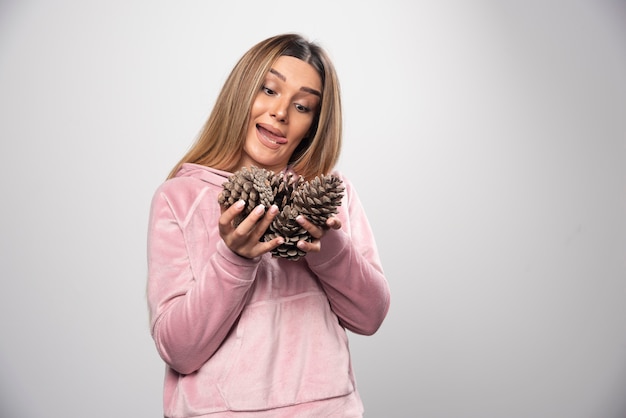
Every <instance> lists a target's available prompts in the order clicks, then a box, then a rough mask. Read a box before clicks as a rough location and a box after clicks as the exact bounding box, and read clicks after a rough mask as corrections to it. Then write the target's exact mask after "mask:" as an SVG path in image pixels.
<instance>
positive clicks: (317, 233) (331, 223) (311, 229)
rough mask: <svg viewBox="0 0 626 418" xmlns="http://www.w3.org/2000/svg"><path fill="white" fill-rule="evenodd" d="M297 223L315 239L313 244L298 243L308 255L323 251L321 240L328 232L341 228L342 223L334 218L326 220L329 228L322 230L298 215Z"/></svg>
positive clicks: (302, 241) (306, 242)
mask: <svg viewBox="0 0 626 418" xmlns="http://www.w3.org/2000/svg"><path fill="white" fill-rule="evenodd" d="M296 221H297V222H298V223H299V224H300V226H301V227H303V228H304V229H306V230H307V232H308V233H309V234H311V237H313V240H312V241H311V242H308V241H304V240H301V241H298V244H297V245H298V248H299V249H301V250H302V251H305V252H307V253H310V252H314V253H317V252H319V251H320V250H321V248H322V243H321V238H322V237H323V236H324V234H325V233H326V231H328V230H329V229H340V228H341V221H340V220H339V219H338V218H336V217H334V216H331V217H330V218H328V219H327V220H326V226H327V228H320V227H319V226H317V225H315V224H313V223H312V222H311V221H309V220H308V219H307V218H306V217H304V216H302V215H298V217H297V218H296Z"/></svg>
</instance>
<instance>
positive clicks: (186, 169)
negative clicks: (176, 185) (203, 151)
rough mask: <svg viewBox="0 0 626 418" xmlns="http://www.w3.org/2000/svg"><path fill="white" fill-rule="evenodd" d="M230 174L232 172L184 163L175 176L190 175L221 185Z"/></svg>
mask: <svg viewBox="0 0 626 418" xmlns="http://www.w3.org/2000/svg"><path fill="white" fill-rule="evenodd" d="M231 175H232V173H230V172H228V171H222V170H216V169H214V168H211V167H207V166H204V165H200V164H193V163H185V164H183V165H182V167H181V168H180V170H178V172H177V173H176V176H175V177H192V178H196V179H199V180H202V181H205V182H207V183H211V184H213V185H216V186H220V187H222V184H223V183H224V182H225V181H226V180H228V177H230V176H231Z"/></svg>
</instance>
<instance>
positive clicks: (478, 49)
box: [0, 0, 626, 418]
mask: <svg viewBox="0 0 626 418" xmlns="http://www.w3.org/2000/svg"><path fill="white" fill-rule="evenodd" d="M625 12H626V8H625V6H624V2H623V1H621V2H620V1H617V0H615V1H610V0H598V1H592V0H589V1H584V0H571V1H558V0H552V1H550V0H548V1H541V2H540V1H524V2H522V1H519V2H513V1H504V2H498V1H464V0H456V1H455V0H446V1H434V0H423V1H394V0H386V1H326V0H319V1H316V2H304V3H302V2H286V1H277V2H261V1H252V0H250V1H237V0H232V1H227V2H210V1H199V0H189V1H163V0H151V1H148V0H109V1H95V0H57V1H54V2H52V1H36V0H30V1H28V0H19V1H18V0H8V1H7V0H2V1H0V138H1V142H0V186H1V189H0V191H1V196H2V201H1V202H2V211H1V213H0V215H1V216H0V231H1V232H0V234H1V235H0V245H1V247H0V250H1V252H0V278H1V284H0V370H1V372H0V415H2V416H3V417H9V418H39V417H46V418H49V417H80V418H82V417H86V416H88V417H90V418H100V417H103V418H104V417H107V418H108V417H113V416H115V417H157V416H161V414H162V413H161V385H162V379H163V370H164V367H163V364H162V362H161V360H160V359H159V358H158V356H157V354H156V351H155V349H154V346H153V343H152V340H151V339H150V336H149V332H148V317H147V309H146V302H145V295H144V292H145V280H146V277H145V276H146V265H145V240H146V238H145V236H146V224H147V216H148V208H149V201H150V198H151V196H152V193H153V191H154V189H155V188H156V187H157V185H158V184H159V183H160V182H161V181H163V179H164V178H165V176H166V174H167V172H168V171H169V170H170V168H171V167H172V165H173V164H174V163H175V162H176V161H177V160H178V159H179V158H180V157H181V156H182V154H183V153H184V151H185V150H186V149H187V147H188V146H189V145H190V144H191V142H192V141H193V139H194V137H195V135H196V133H197V132H198V130H199V129H200V127H201V125H202V123H203V122H204V120H205V118H206V116H207V115H208V113H209V111H210V109H211V106H212V104H213V101H214V99H215V97H216V94H217V91H218V89H219V88H220V87H221V85H222V82H223V81H224V79H225V77H226V75H227V73H228V72H229V71H230V69H231V68H232V66H233V65H234V63H235V61H236V60H237V59H238V58H239V57H240V56H241V55H242V54H243V52H244V51H245V50H247V49H248V48H249V47H250V46H252V45H253V44H254V43H256V42H257V41H259V40H261V39H264V38H265V37H268V36H271V35H274V34H277V33H282V32H287V31H295V32H300V33H302V34H304V35H306V36H307V37H308V38H310V39H312V40H317V41H318V42H320V43H321V44H322V45H323V46H325V47H326V48H327V50H328V51H329V52H330V54H331V56H332V57H333V59H334V61H335V63H336V66H337V69H338V72H339V76H340V79H341V82H342V89H343V94H344V96H343V97H344V104H345V125H346V129H345V135H346V142H345V148H344V153H343V157H342V160H341V163H340V167H339V168H340V169H341V170H342V171H343V172H344V173H345V174H346V175H348V176H349V177H350V178H351V179H352V181H353V182H354V183H355V184H356V186H357V189H358V190H359V193H360V194H361V197H362V200H363V202H364V204H365V206H366V210H367V211H368V214H369V216H370V220H371V223H372V226H373V228H374V230H375V232H376V233H377V237H378V244H379V247H380V252H381V256H382V259H383V263H384V267H385V269H386V273H387V275H388V279H389V282H390V285H391V289H392V307H391V311H390V313H389V316H388V318H387V321H386V322H385V324H384V325H383V327H382V328H381V329H380V331H379V332H378V333H377V334H376V335H374V336H371V337H358V336H355V335H352V334H350V337H351V344H352V350H353V354H354V361H355V367H356V373H357V379H358V384H359V388H360V390H361V393H362V396H363V398H364V402H365V405H366V416H368V417H379V418H393V417H397V418H407V417H420V418H421V417H424V418H474V417H476V418H504V417H505V418H529V417H532V418H555V417H558V418H561V417H567V418H623V417H624V416H626V220H625V216H624V215H625V214H626V117H625V116H626V81H625V77H624V75H625V74H626V29H625V26H626V24H625V23H624V22H626V13H625Z"/></svg>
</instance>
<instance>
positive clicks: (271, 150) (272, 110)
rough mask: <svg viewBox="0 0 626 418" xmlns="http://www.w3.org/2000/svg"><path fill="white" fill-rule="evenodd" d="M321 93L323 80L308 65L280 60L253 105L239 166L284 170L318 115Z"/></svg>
mask: <svg viewBox="0 0 626 418" xmlns="http://www.w3.org/2000/svg"><path fill="white" fill-rule="evenodd" d="M321 93H322V80H321V78H320V76H319V75H318V73H317V71H316V70H315V69H314V68H313V67H312V66H311V65H310V64H308V63H306V62H304V61H302V60H300V59H298V58H294V57H288V56H281V57H279V58H278V59H277V60H276V62H275V63H274V65H273V66H272V68H271V70H270V71H269V72H268V73H267V74H266V76H265V82H264V83H263V86H262V87H261V90H260V91H259V92H258V93H257V96H256V98H255V99H254V102H253V103H252V109H251V110H250V123H249V125H248V133H247V135H246V142H245V144H244V147H243V153H242V156H241V160H240V161H239V166H240V167H244V166H247V167H249V166H252V165H255V166H257V167H262V168H266V169H268V170H272V171H274V172H276V173H278V172H280V171H282V170H283V169H285V167H286V166H287V163H288V162H289V158H290V157H291V155H292V154H293V152H294V150H295V149H296V147H297V146H298V144H300V142H301V141H302V138H303V137H304V136H305V135H306V133H307V132H308V131H309V128H310V127H311V124H312V123H313V120H314V119H315V116H316V115H317V113H318V111H319V104H320V99H321Z"/></svg>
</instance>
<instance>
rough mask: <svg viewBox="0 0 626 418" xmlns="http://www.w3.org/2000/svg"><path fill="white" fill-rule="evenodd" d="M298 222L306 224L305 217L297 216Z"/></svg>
mask: <svg viewBox="0 0 626 418" xmlns="http://www.w3.org/2000/svg"><path fill="white" fill-rule="evenodd" d="M296 222H298V223H299V224H301V223H304V216H302V215H298V216H296Z"/></svg>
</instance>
